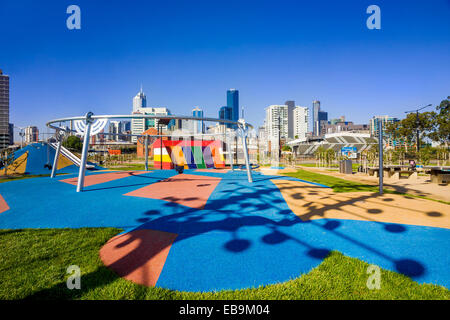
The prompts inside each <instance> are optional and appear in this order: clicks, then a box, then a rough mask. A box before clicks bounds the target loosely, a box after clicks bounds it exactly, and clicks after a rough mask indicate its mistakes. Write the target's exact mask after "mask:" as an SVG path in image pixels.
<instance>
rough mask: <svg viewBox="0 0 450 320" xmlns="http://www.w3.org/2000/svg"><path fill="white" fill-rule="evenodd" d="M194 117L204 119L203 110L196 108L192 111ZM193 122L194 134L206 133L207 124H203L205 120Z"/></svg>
mask: <svg viewBox="0 0 450 320" xmlns="http://www.w3.org/2000/svg"><path fill="white" fill-rule="evenodd" d="M192 116H193V117H196V118H203V110H202V109H200V108H199V107H194V109H192ZM191 122H193V123H192V124H193V132H194V133H204V132H205V124H204V123H203V120H199V121H191Z"/></svg>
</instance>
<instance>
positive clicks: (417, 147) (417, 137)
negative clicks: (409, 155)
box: [405, 103, 431, 153]
mask: <svg viewBox="0 0 450 320" xmlns="http://www.w3.org/2000/svg"><path fill="white" fill-rule="evenodd" d="M429 106H431V103H430V104H427V105H426V106H424V107H422V108H419V109H416V110H412V111H405V113H413V112H415V113H416V150H417V153H419V151H420V140H419V111H420V110H422V109H425V108H428V107H429Z"/></svg>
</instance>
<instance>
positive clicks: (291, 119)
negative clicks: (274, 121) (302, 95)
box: [284, 100, 295, 139]
mask: <svg viewBox="0 0 450 320" xmlns="http://www.w3.org/2000/svg"><path fill="white" fill-rule="evenodd" d="M284 104H285V105H287V107H288V138H289V139H293V138H294V136H295V135H294V109H295V101H293V100H288V101H286V102H285V103H284Z"/></svg>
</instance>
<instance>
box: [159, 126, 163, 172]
mask: <svg viewBox="0 0 450 320" xmlns="http://www.w3.org/2000/svg"><path fill="white" fill-rule="evenodd" d="M161 129H162V128H161V127H160V126H159V123H158V134H160V133H161V137H160V138H159V139H161V140H160V142H159V155H160V158H159V160H160V161H159V168H160V169H161V170H162V161H163V154H162V130H161Z"/></svg>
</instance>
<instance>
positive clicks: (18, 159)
mask: <svg viewBox="0 0 450 320" xmlns="http://www.w3.org/2000/svg"><path fill="white" fill-rule="evenodd" d="M56 149H57V144H56V143H54V142H51V141H49V142H37V143H32V144H29V145H27V146H25V147H24V148H21V149H19V150H17V151H15V152H14V155H13V159H14V160H13V163H12V164H9V165H3V168H1V169H0V175H8V174H29V175H44V174H50V173H51V170H52V165H56V170H58V171H59V172H60V173H73V172H76V171H77V170H78V168H79V166H80V159H79V158H78V157H77V156H76V155H74V154H73V153H72V152H70V151H69V150H67V149H66V148H64V147H63V146H61V150H60V152H61V155H60V157H58V161H57V162H56V164H54V163H53V159H54V157H55V154H56ZM86 168H88V169H94V168H95V166H94V165H92V164H89V163H87V164H86Z"/></svg>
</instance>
